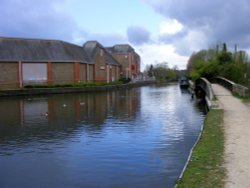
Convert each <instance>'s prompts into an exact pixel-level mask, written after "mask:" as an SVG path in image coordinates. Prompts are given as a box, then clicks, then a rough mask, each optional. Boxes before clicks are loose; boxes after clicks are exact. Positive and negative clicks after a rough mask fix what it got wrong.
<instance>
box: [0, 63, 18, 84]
mask: <svg viewBox="0 0 250 188" xmlns="http://www.w3.org/2000/svg"><path fill="white" fill-rule="evenodd" d="M18 67H19V66H18V62H1V63H0V70H1V72H0V88H16V87H18V86H19V72H18Z"/></svg>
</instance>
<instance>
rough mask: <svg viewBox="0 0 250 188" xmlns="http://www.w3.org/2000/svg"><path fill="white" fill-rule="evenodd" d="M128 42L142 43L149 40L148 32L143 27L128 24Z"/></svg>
mask: <svg viewBox="0 0 250 188" xmlns="http://www.w3.org/2000/svg"><path fill="white" fill-rule="evenodd" d="M127 37H128V40H129V42H131V43H132V44H135V45H142V44H144V43H147V42H149V41H150V32H149V31H148V30H147V29H145V28H144V27H140V26H130V27H128V28H127Z"/></svg>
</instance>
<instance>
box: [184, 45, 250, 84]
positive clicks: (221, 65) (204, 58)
mask: <svg viewBox="0 0 250 188" xmlns="http://www.w3.org/2000/svg"><path fill="white" fill-rule="evenodd" d="M187 74H188V77H189V78H191V79H192V80H196V79H197V78H199V77H205V78H207V79H210V78H213V77H216V76H221V77H225V78H227V79H229V80H232V81H234V82H235V83H238V84H242V85H245V86H246V87H250V63H249V59H248V55H247V53H246V52H245V51H242V50H241V51H238V50H237V46H235V48H234V51H229V50H228V49H227V45H226V44H225V43H224V44H222V45H217V47H216V48H215V49H208V50H201V51H199V52H196V53H193V54H192V55H191V57H190V58H189V60H188V64H187Z"/></svg>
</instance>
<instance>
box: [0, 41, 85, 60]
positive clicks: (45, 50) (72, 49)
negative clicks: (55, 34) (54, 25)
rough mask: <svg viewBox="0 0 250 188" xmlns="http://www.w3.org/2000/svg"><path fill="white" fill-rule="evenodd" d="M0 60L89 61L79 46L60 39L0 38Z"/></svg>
mask: <svg viewBox="0 0 250 188" xmlns="http://www.w3.org/2000/svg"><path fill="white" fill-rule="evenodd" d="M0 61H41V62H43V61H46V62H48V61H53V62H55V61H58V62H82V63H86V62H89V58H88V55H87V54H86V52H85V51H84V49H83V48H82V47H81V46H77V45H74V44H70V43H67V42H63V41H60V40H44V39H21V38H0Z"/></svg>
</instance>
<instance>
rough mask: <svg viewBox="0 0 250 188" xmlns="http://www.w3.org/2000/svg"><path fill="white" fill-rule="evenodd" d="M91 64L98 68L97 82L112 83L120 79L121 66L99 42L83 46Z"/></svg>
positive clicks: (95, 73) (89, 42)
mask: <svg viewBox="0 0 250 188" xmlns="http://www.w3.org/2000/svg"><path fill="white" fill-rule="evenodd" d="M83 48H84V50H85V52H86V53H87V55H88V58H89V59H90V62H91V63H92V64H94V65H95V67H98V68H96V69H95V72H94V75H95V81H99V82H108V83H109V82H112V81H115V80H119V78H120V68H121V66H120V64H118V63H117V61H116V60H115V59H114V58H113V57H112V55H111V54H110V53H109V52H107V50H106V49H105V48H104V47H103V46H102V45H101V44H100V43H99V42H97V41H88V42H86V43H85V44H84V45H83Z"/></svg>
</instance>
